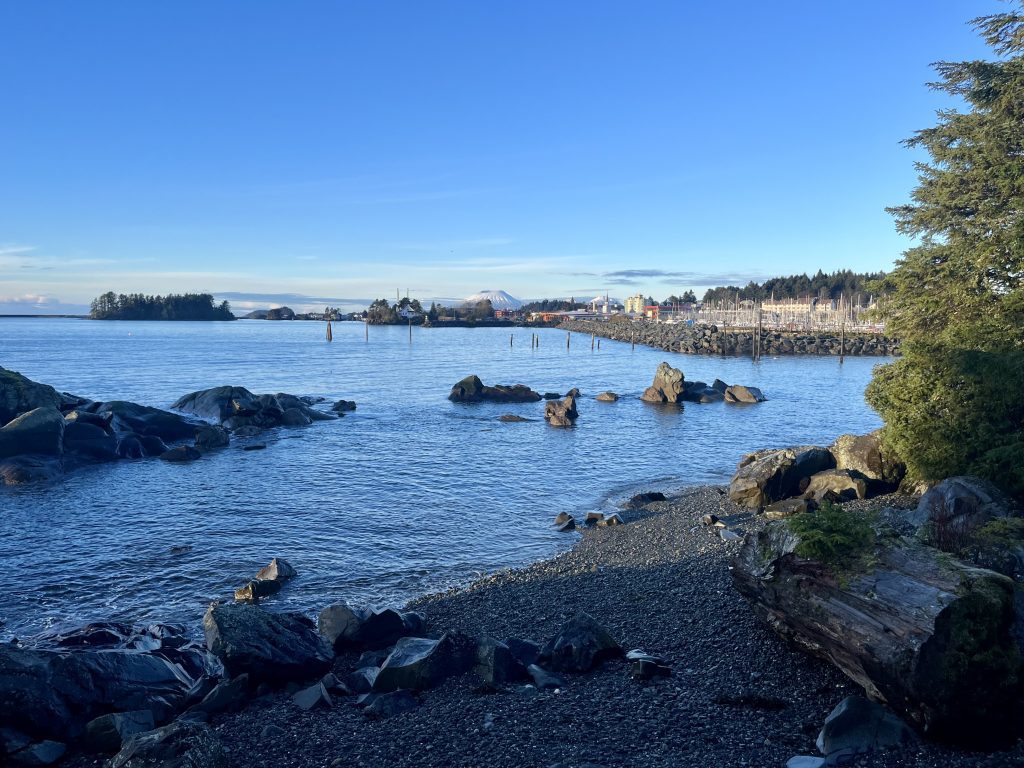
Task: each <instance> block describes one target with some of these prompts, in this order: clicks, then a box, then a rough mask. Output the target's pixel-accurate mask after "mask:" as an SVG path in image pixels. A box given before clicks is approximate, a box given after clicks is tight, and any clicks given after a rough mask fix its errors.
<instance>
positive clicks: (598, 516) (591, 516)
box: [583, 512, 604, 528]
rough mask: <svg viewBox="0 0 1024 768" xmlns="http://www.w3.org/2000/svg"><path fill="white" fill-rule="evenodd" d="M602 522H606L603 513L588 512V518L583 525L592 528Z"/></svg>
mask: <svg viewBox="0 0 1024 768" xmlns="http://www.w3.org/2000/svg"><path fill="white" fill-rule="evenodd" d="M602 520H604V513H603V512H587V516H586V517H585V518H584V519H583V523H584V524H585V525H586V526H587V527H588V528H590V527H592V526H595V525H597V524H598V523H599V522H601V521H602Z"/></svg>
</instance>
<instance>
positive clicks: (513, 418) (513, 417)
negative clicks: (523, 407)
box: [498, 413, 530, 424]
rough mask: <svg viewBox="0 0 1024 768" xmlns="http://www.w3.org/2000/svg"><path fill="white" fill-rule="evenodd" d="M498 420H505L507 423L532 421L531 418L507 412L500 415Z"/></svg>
mask: <svg viewBox="0 0 1024 768" xmlns="http://www.w3.org/2000/svg"><path fill="white" fill-rule="evenodd" d="M498 421H503V422H505V423H506V424H514V423H517V422H523V421H530V419H526V418H523V417H522V416H518V415H516V414H514V413H506V414H503V415H501V416H499V417H498Z"/></svg>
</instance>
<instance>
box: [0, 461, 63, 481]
mask: <svg viewBox="0 0 1024 768" xmlns="http://www.w3.org/2000/svg"><path fill="white" fill-rule="evenodd" d="M63 474H64V467H63V465H62V463H61V460H60V459H59V458H56V457H51V456H15V457H13V458H10V459H7V460H6V461H0V485H28V484H29V483H44V482H48V481H50V480H56V479H57V478H58V477H60V476H61V475H63Z"/></svg>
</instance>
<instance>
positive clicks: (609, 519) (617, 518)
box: [597, 512, 625, 528]
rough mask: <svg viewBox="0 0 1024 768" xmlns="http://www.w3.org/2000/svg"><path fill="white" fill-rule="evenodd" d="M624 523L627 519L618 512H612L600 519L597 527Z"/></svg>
mask: <svg viewBox="0 0 1024 768" xmlns="http://www.w3.org/2000/svg"><path fill="white" fill-rule="evenodd" d="M624 523H625V521H624V520H623V519H622V516H621V515H620V514H619V513H618V512H612V513H611V514H610V515H607V516H606V517H602V518H601V519H600V520H598V521H597V527H598V528H608V527H609V526H614V525H623V524H624Z"/></svg>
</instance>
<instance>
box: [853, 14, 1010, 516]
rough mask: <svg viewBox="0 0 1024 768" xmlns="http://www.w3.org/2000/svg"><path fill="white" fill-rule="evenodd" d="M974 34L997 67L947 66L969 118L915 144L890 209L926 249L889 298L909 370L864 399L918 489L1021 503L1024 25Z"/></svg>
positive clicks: (913, 255) (988, 27) (906, 260)
mask: <svg viewBox="0 0 1024 768" xmlns="http://www.w3.org/2000/svg"><path fill="white" fill-rule="evenodd" d="M1015 6H1016V8H1015V11H1014V12H1010V13H1001V14H996V15H992V16H985V17H982V18H978V19H975V20H974V21H972V22H971V23H972V25H973V26H974V27H975V28H977V29H978V30H979V31H980V33H981V35H982V36H983V37H984V38H985V40H986V41H987V42H988V44H989V45H990V46H991V47H992V48H993V50H994V51H995V53H996V58H995V59H994V60H991V61H964V62H941V63H939V64H937V65H936V69H937V71H938V73H939V77H940V80H939V82H937V83H935V84H933V87H934V88H936V89H938V90H941V91H944V92H946V93H948V94H950V95H952V96H955V97H958V98H961V99H963V100H964V101H965V102H966V104H967V106H968V109H967V110H966V111H959V110H943V111H941V112H939V113H938V124H937V125H936V126H935V127H933V128H928V129H925V130H922V131H919V132H918V133H917V134H916V135H915V136H914V137H913V138H911V139H909V140H908V141H907V142H906V143H907V145H908V146H910V147H914V148H921V149H924V150H925V151H927V153H928V154H929V156H930V160H929V161H928V162H923V163H918V165H917V169H918V171H919V174H920V176H919V184H918V186H917V187H916V188H915V190H914V192H913V195H912V202H910V203H908V204H906V205H901V206H899V207H896V208H892V209H890V212H891V213H892V214H893V215H894V217H895V218H896V223H897V228H898V229H899V231H900V232H902V233H903V234H906V235H909V236H911V237H914V238H916V239H917V242H918V244H917V245H915V246H914V247H912V248H910V249H909V250H908V251H906V252H905V253H904V254H903V257H902V258H901V259H900V260H898V261H897V263H896V268H895V270H894V271H893V272H892V273H891V274H890V275H888V276H887V277H886V278H885V279H884V281H883V285H882V287H883V288H884V289H885V291H886V293H887V294H888V298H887V299H886V301H885V302H884V304H883V306H882V308H881V313H882V315H883V316H884V318H885V319H886V320H887V321H888V323H889V325H888V329H889V331H890V332H891V333H892V334H893V335H895V336H897V337H899V338H900V339H901V340H902V342H903V357H902V359H900V360H899V361H897V362H895V363H892V364H891V365H886V366H883V367H881V368H880V369H879V370H878V371H877V372H876V374H875V378H874V380H873V381H872V382H871V384H869V385H868V388H867V400H868V403H869V404H870V405H871V406H872V407H874V408H875V409H876V410H877V411H878V412H879V413H880V414H881V415H882V417H883V418H884V420H885V427H884V430H883V436H884V439H885V441H886V442H887V443H888V444H889V445H890V446H891V447H892V448H894V449H895V450H896V451H897V452H898V453H899V454H900V456H901V457H902V458H903V459H904V460H905V461H906V463H907V465H908V467H909V469H910V471H911V473H912V475H913V476H916V477H918V478H920V479H926V480H935V479H938V478H941V477H946V476H949V475H956V474H963V473H972V474H978V475H982V476H984V477H987V478H989V479H991V480H993V481H994V482H996V483H997V484H999V485H1001V486H1002V487H1004V488H1005V489H1006V490H1008V491H1010V492H1011V493H1013V494H1015V495H1017V496H1021V495H1024V434H1022V428H1024V286H1022V279H1024V122H1022V119H1024V15H1022V14H1021V10H1022V4H1021V3H1019V2H1018V3H1015Z"/></svg>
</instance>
